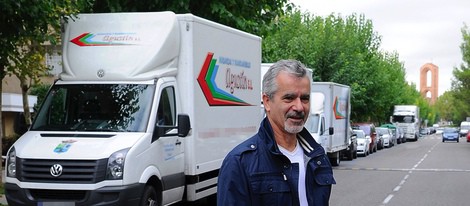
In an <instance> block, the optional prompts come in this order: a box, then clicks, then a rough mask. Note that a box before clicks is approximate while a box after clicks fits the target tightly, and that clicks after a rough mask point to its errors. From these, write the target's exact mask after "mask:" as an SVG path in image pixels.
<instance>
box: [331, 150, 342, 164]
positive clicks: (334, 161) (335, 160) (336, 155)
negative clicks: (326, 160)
mask: <svg viewBox="0 0 470 206" xmlns="http://www.w3.org/2000/svg"><path fill="white" fill-rule="evenodd" d="M330 162H331V165H333V166H338V165H339V163H340V162H341V157H340V155H339V152H335V153H334V154H333V155H331V156H330Z"/></svg>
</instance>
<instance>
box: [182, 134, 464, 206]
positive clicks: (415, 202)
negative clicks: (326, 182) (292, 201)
mask: <svg viewBox="0 0 470 206" xmlns="http://www.w3.org/2000/svg"><path fill="white" fill-rule="evenodd" d="M465 140H466V139H465V138H460V142H459V143H456V142H445V143H443V142H442V141H441V136H440V135H437V134H433V135H429V136H424V137H422V138H421V139H419V140H418V141H417V142H407V143H404V144H399V145H396V146H394V147H392V148H386V149H383V150H380V151H378V152H376V153H373V154H371V155H369V156H367V157H358V158H357V159H355V160H352V161H346V160H344V161H342V162H341V163H340V166H338V167H334V171H333V172H334V176H335V179H336V182H337V184H336V185H334V186H333V190H332V195H331V199H330V205H331V206H349V205H351V206H353V205H354V206H358V205H359V206H404V205H406V206H430V205H438V206H441V205H442V206H444V205H452V206H468V205H470V197H469V195H468V193H470V143H467V142H466V141H465ZM180 205H181V206H182V205H193V206H208V205H209V204H207V202H205V201H204V200H203V201H199V202H197V203H194V204H188V203H186V204H185V203H180V204H176V206H180Z"/></svg>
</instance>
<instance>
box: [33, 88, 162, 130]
mask: <svg viewBox="0 0 470 206" xmlns="http://www.w3.org/2000/svg"><path fill="white" fill-rule="evenodd" d="M154 90H155V86H154V85H151V84H87V85H83V84H66V85H60V84H56V85H54V86H53V87H52V88H51V90H50V91H49V93H48V96H47V97H46V98H45V100H44V103H43V105H42V107H41V109H40V110H39V112H38V114H37V116H36V118H35V121H34V122H33V125H32V126H31V130H33V131H34V130H36V131H113V132H143V131H145V129H146V126H147V122H148V119H149V114H150V109H151V105H152V99H153V94H154Z"/></svg>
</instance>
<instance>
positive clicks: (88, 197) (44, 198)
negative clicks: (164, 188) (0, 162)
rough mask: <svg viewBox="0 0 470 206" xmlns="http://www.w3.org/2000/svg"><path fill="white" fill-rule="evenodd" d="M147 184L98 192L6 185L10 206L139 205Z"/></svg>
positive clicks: (98, 190)
mask: <svg viewBox="0 0 470 206" xmlns="http://www.w3.org/2000/svg"><path fill="white" fill-rule="evenodd" d="M144 186H145V184H133V185H125V186H112V187H103V188H100V189H97V190H91V191H90V190H47V189H23V188H20V187H19V186H18V185H16V184H11V183H5V196H6V198H7V202H8V205H10V206H15V205H31V206H33V205H34V206H38V205H43V206H47V205H70V206H71V205H74V206H82V205H83V206H85V205H139V202H140V197H141V195H142V192H143V190H144Z"/></svg>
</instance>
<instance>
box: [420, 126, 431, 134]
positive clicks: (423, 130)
mask: <svg viewBox="0 0 470 206" xmlns="http://www.w3.org/2000/svg"><path fill="white" fill-rule="evenodd" d="M430 133H431V132H430V130H429V128H421V129H420V130H419V134H420V135H429V134H430Z"/></svg>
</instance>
